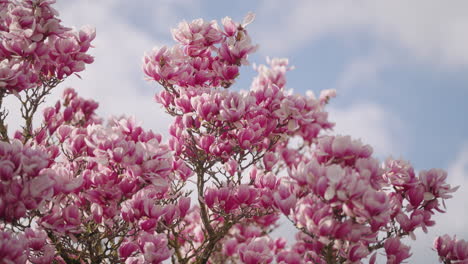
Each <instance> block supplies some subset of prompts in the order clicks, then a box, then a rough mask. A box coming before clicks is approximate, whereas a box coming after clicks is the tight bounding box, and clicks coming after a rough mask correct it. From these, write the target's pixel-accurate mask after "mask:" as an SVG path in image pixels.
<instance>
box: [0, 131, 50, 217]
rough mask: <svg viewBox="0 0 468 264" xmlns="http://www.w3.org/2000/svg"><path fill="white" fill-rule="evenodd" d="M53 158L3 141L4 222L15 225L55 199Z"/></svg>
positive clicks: (0, 186) (0, 211) (0, 190)
mask: <svg viewBox="0 0 468 264" xmlns="http://www.w3.org/2000/svg"><path fill="white" fill-rule="evenodd" d="M52 158H53V157H50V156H49V155H48V154H47V153H45V152H43V151H42V150H40V149H38V148H34V147H31V146H28V145H23V144H22V143H21V142H20V141H19V140H13V141H12V142H11V143H7V142H1V141H0V180H1V181H0V219H2V220H4V221H8V222H11V221H14V220H17V219H20V218H21V217H24V216H26V215H27V211H29V210H35V209H38V208H40V207H41V206H42V205H43V204H44V202H45V201H46V200H47V199H50V198H51V197H52V195H53V178H54V176H55V175H54V173H50V172H47V171H45V170H44V169H45V168H47V167H48V166H49V165H50V164H51V162H52Z"/></svg>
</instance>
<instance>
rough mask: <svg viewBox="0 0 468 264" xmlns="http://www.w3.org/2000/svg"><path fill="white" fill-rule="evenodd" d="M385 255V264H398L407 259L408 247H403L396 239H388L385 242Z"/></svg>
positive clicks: (408, 254) (408, 255)
mask: <svg viewBox="0 0 468 264" xmlns="http://www.w3.org/2000/svg"><path fill="white" fill-rule="evenodd" d="M384 248H385V253H386V254H387V263H389V264H398V263H402V262H403V261H404V260H405V259H407V258H409V257H410V256H411V254H410V253H409V250H410V247H408V246H405V245H404V244H402V243H401V242H400V239H398V238H389V239H387V241H385V245H384Z"/></svg>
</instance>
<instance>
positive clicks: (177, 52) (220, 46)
mask: <svg viewBox="0 0 468 264" xmlns="http://www.w3.org/2000/svg"><path fill="white" fill-rule="evenodd" d="M252 20H253V14H249V15H248V16H247V17H246V18H245V19H244V22H243V23H242V24H239V23H236V22H234V21H232V19H231V18H229V17H226V18H224V19H223V20H222V26H223V27H222V28H220V27H219V25H218V24H217V22H216V21H210V22H207V21H204V20H202V19H197V20H194V21H192V22H191V23H188V22H186V21H184V22H181V23H180V24H179V26H178V27H177V28H176V29H174V30H173V31H172V36H173V38H174V40H176V41H177V42H178V44H177V45H175V46H173V47H170V48H168V47H166V46H163V47H160V48H155V49H154V50H153V51H152V52H150V53H149V54H147V55H146V56H145V57H144V72H145V73H146V75H148V77H149V78H151V79H152V80H155V81H157V82H159V83H161V84H164V85H177V86H179V87H219V86H224V87H229V86H230V85H231V84H232V83H233V82H234V80H235V78H236V77H237V76H238V75H239V66H240V65H242V64H246V63H247V56H248V54H250V53H252V52H254V51H255V50H256V49H257V47H256V46H255V45H252V43H251V39H250V36H249V35H248V34H247V31H246V29H245V27H246V26H247V25H248V24H249V23H250V22H251V21H252Z"/></svg>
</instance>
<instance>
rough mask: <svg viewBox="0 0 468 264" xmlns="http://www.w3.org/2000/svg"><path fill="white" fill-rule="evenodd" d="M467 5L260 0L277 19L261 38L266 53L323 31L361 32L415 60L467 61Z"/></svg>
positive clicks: (265, 13)
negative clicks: (289, 2) (286, 2)
mask: <svg viewBox="0 0 468 264" xmlns="http://www.w3.org/2000/svg"><path fill="white" fill-rule="evenodd" d="M466 10H468V2H466V1H463V0H454V1H436V0H429V1H428V0H416V1H404V0H395V1H372V0H361V1H350V0H348V1H318V0H312V1H310V0H302V1H294V2H292V3H291V4H284V2H282V1H278V0H276V1H270V0H269V1H264V2H263V7H261V8H260V14H262V16H268V17H272V18H273V19H274V20H275V22H274V23H273V24H272V26H271V27H272V28H274V30H264V31H262V36H261V39H262V42H263V43H268V45H264V46H265V48H266V49H268V50H267V53H268V52H273V53H277V52H280V53H284V52H289V51H292V50H295V49H297V48H301V47H304V46H306V45H307V44H309V43H310V42H311V41H313V40H316V39H318V38H320V37H323V36H327V35H339V36H344V37H356V36H357V35H359V34H360V33H364V34H365V36H371V38H372V40H373V41H375V45H377V46H381V47H385V48H397V49H402V50H403V52H406V53H407V54H408V55H409V56H412V57H413V58H416V59H417V60H423V61H430V62H433V63H435V64H444V65H452V66H458V65H465V66H466V65H468V46H467V45H466V43H467V41H468V34H466V29H467V28H468V16H466ZM273 19H272V20H273ZM267 23H268V22H266V23H265V24H267ZM278 39H282V40H287V41H278Z"/></svg>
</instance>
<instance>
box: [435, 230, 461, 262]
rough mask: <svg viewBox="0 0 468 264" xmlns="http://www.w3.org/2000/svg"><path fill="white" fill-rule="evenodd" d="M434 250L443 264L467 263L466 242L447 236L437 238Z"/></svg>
mask: <svg viewBox="0 0 468 264" xmlns="http://www.w3.org/2000/svg"><path fill="white" fill-rule="evenodd" d="M434 249H435V250H436V251H437V254H439V257H440V260H441V261H442V262H444V263H454V264H455V263H468V242H467V241H465V240H463V239H461V240H459V239H457V238H456V237H453V238H452V237H450V236H449V235H443V236H440V237H437V238H436V240H435V241H434Z"/></svg>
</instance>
